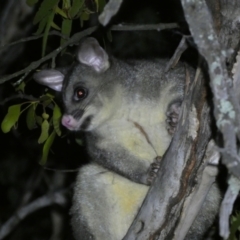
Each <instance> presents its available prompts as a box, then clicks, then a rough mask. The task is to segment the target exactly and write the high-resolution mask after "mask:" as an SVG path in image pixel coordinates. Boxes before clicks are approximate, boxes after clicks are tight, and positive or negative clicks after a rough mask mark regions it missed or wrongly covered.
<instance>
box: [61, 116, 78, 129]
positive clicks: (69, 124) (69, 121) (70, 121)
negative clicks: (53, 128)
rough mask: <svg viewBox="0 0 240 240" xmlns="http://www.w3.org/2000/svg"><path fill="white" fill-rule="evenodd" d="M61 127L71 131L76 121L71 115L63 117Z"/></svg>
mask: <svg viewBox="0 0 240 240" xmlns="http://www.w3.org/2000/svg"><path fill="white" fill-rule="evenodd" d="M62 125H63V126H65V127H66V128H68V129H70V130H72V129H74V128H75V127H76V125H77V121H76V120H75V119H74V118H73V117H72V116H71V115H63V117H62Z"/></svg>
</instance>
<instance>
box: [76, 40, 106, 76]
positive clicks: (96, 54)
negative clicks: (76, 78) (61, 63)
mask: <svg viewBox="0 0 240 240" xmlns="http://www.w3.org/2000/svg"><path fill="white" fill-rule="evenodd" d="M78 61H79V62H80V63H83V64H85V65H87V66H89V67H92V68H93V69H94V70H95V71H96V72H104V71H106V70H107V69H108V68H109V66H110V65H109V61H108V55H107V53H106V52H105V50H104V49H103V48H102V47H101V46H100V45H99V43H98V41H97V40H96V39H95V38H87V39H86V40H85V41H84V42H83V43H82V44H81V46H80V47H79V50H78Z"/></svg>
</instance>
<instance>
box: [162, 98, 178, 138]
mask: <svg viewBox="0 0 240 240" xmlns="http://www.w3.org/2000/svg"><path fill="white" fill-rule="evenodd" d="M180 109H181V102H175V103H172V104H171V105H170V106H169V108H168V111H167V114H166V115H167V119H166V122H167V130H168V133H169V134H170V135H173V134H174V132H175V130H176V127H177V124H178V118H179V113H180Z"/></svg>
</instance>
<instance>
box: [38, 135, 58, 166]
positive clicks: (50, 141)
mask: <svg viewBox="0 0 240 240" xmlns="http://www.w3.org/2000/svg"><path fill="white" fill-rule="evenodd" d="M55 137H56V132H55V131H54V130H53V132H52V133H51V134H50V136H49V137H48V139H47V141H46V142H45V143H44V146H43V152H42V158H41V161H40V164H41V165H45V164H46V162H47V158H48V154H49V150H50V148H51V146H52V144H53V141H54V139H55Z"/></svg>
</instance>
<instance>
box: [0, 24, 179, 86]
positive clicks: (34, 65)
mask: <svg viewBox="0 0 240 240" xmlns="http://www.w3.org/2000/svg"><path fill="white" fill-rule="evenodd" d="M177 27H178V24H176V23H168V24H165V23H164V24H162V23H160V24H150V25H147V24H146V25H132V26H128V25H114V26H112V28H111V30H113V31H139V30H157V31H160V30H163V29H171V28H177ZM97 28H98V27H97V26H95V27H91V28H88V29H86V30H84V31H81V32H78V33H76V34H74V35H73V36H72V37H71V38H70V39H69V40H68V41H66V42H65V43H64V44H63V45H62V46H61V47H58V48H57V49H55V50H54V51H52V52H51V53H49V54H47V55H46V56H45V57H43V58H41V59H39V60H38V61H35V62H32V63H31V64H30V65H29V66H28V67H26V68H24V69H22V70H20V71H18V72H15V73H13V74H10V75H7V76H4V77H2V78H0V84H2V83H4V82H6V81H9V80H11V79H13V78H15V77H18V76H20V75H22V74H25V76H27V75H28V74H29V73H30V72H31V71H32V70H34V69H36V68H38V67H39V66H40V65H41V64H42V63H44V62H46V61H47V60H49V59H51V58H55V57H56V56H57V55H58V54H59V53H60V52H61V51H62V50H63V49H64V48H66V47H67V46H69V45H71V44H76V43H78V42H79V41H80V40H81V39H82V38H84V37H86V36H88V35H90V34H91V33H93V32H94V31H96V29H97ZM28 40H29V38H28ZM30 40H33V39H31V38H30ZM26 41H27V40H26ZM19 42H20V41H18V42H15V43H11V44H16V43H19ZM8 46H9V45H8ZM25 76H24V77H25Z"/></svg>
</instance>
